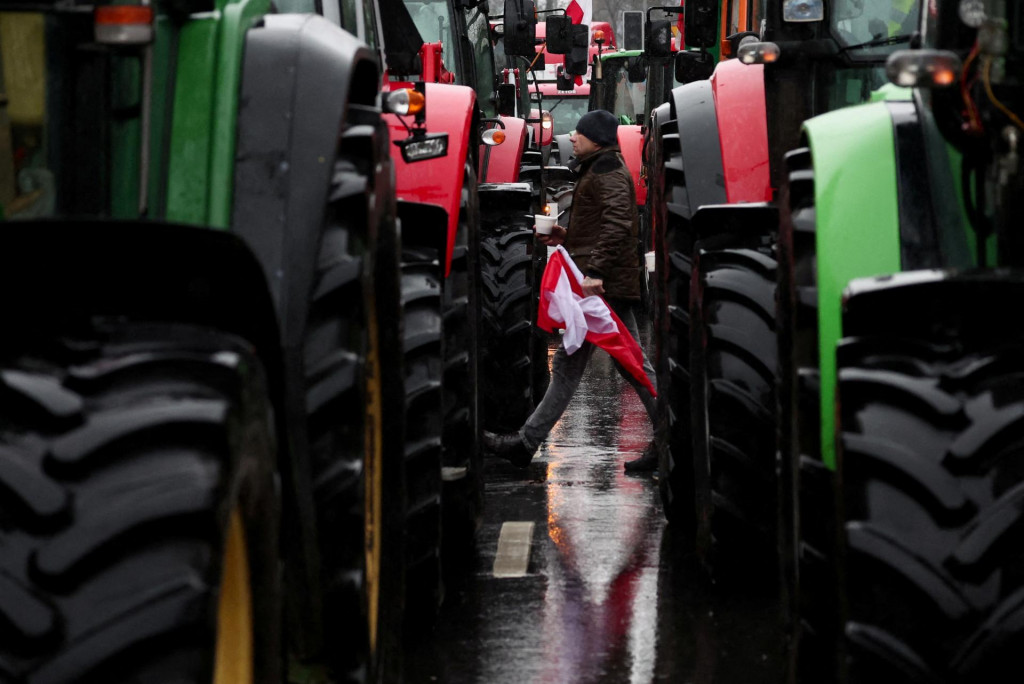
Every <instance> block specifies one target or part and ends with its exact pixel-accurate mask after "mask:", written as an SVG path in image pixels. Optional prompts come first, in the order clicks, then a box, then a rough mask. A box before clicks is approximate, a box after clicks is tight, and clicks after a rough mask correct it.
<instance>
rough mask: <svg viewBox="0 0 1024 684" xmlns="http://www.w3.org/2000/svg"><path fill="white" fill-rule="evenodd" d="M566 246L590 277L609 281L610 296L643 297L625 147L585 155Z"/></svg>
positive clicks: (609, 148) (607, 288)
mask: <svg viewBox="0 0 1024 684" xmlns="http://www.w3.org/2000/svg"><path fill="white" fill-rule="evenodd" d="M579 161H580V165H579V174H580V175H579V179H578V180H577V181H576V188H575V190H574V191H573V197H572V214H571V216H570V219H569V226H568V232H567V234H566V237H565V248H566V249H567V250H569V255H570V256H571V257H572V259H573V261H575V262H576V265H577V266H579V268H580V270H581V271H583V274H584V275H587V276H591V277H593V278H601V279H602V280H603V281H604V290H605V295H604V296H605V297H609V298H613V299H631V300H639V299H640V258H639V255H638V253H637V211H636V194H635V192H634V190H633V177H632V176H631V175H630V173H629V169H628V168H626V163H625V162H624V161H623V160H622V155H621V154H619V146H618V145H612V146H610V147H603V148H601V149H599V150H596V151H594V152H591V153H590V154H587V155H584V156H583V157H581V158H580V160H579Z"/></svg>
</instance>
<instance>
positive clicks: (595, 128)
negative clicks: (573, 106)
mask: <svg viewBox="0 0 1024 684" xmlns="http://www.w3.org/2000/svg"><path fill="white" fill-rule="evenodd" d="M618 128H619V120H618V119H616V118H615V115H614V114H612V113H611V112H609V111H607V110H604V109H595V110H594V111H592V112H587V113H586V114H584V115H583V116H581V117H580V122H579V123H578V124H576V132H577V133H582V134H583V135H585V136H587V137H588V138H590V139H591V140H592V141H594V144H595V145H598V146H599V147H610V146H611V145H618V144H619V136H618V132H617V131H618Z"/></svg>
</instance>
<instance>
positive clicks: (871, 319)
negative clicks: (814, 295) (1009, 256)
mask: <svg viewBox="0 0 1024 684" xmlns="http://www.w3.org/2000/svg"><path fill="white" fill-rule="evenodd" d="M843 300H844V307H843V336H844V337H845V338H849V337H859V336H866V335H886V336H890V337H897V338H905V339H924V340H927V341H929V342H932V343H942V342H948V343H949V344H952V345H956V346H958V347H960V348H963V349H973V348H983V347H985V346H991V345H992V343H993V341H994V340H1004V341H1007V342H1021V341H1024V319H1022V318H1021V317H1020V316H1016V315H1014V314H1013V312H1012V303H1013V302H1019V301H1022V300H1024V271H1020V270H1009V269H991V270H977V271H953V270H945V271H940V270H931V271H908V272H905V273H899V274H896V275H892V276H880V277H877V278H863V279H860V280H855V281H853V282H852V283H850V285H849V286H848V287H847V289H846V291H845V293H844V297H843Z"/></svg>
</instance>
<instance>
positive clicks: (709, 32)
mask: <svg viewBox="0 0 1024 684" xmlns="http://www.w3.org/2000/svg"><path fill="white" fill-rule="evenodd" d="M684 21H685V27H686V28H685V36H686V45H687V47H700V48H709V47H714V46H715V43H716V42H718V0H687V3H686V13H685V14H684Z"/></svg>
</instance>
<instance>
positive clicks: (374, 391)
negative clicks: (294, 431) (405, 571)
mask: <svg viewBox="0 0 1024 684" xmlns="http://www.w3.org/2000/svg"><path fill="white" fill-rule="evenodd" d="M372 299H373V298H372V296H371V303H370V307H369V311H370V312H374V311H376V309H375V306H376V302H373V301H372ZM369 337H370V345H369V351H368V352H367V355H366V400H367V416H366V434H365V441H364V444H365V446H364V460H363V463H364V470H365V473H364V478H363V481H364V482H365V486H366V494H365V496H364V497H363V502H364V503H363V505H364V511H363V513H364V515H363V521H364V526H365V530H364V537H363V539H364V544H365V548H364V551H365V556H366V603H367V605H366V619H367V623H368V624H367V628H368V632H369V645H370V653H371V657H373V655H374V654H376V652H377V624H378V608H379V592H380V571H381V520H382V516H383V502H382V498H383V491H384V487H383V478H384V453H383V446H382V440H383V421H382V412H383V406H382V401H383V400H382V394H381V385H380V358H379V355H378V343H379V341H378V337H377V318H376V316H375V315H374V314H373V313H371V315H370V316H369Z"/></svg>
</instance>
